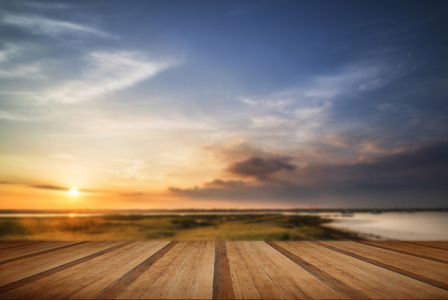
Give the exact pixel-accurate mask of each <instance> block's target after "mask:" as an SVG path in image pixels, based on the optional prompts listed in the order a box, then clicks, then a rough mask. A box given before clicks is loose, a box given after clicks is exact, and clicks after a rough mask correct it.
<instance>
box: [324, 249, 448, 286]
mask: <svg viewBox="0 0 448 300" xmlns="http://www.w3.org/2000/svg"><path fill="white" fill-rule="evenodd" d="M315 243H316V244H318V245H321V246H322V247H325V248H327V249H330V250H333V251H336V252H339V253H341V254H345V255H348V256H351V257H353V258H356V259H359V260H362V261H364V262H367V263H370V264H373V265H375V266H378V267H381V268H383V269H386V270H389V271H392V272H395V273H399V274H401V275H404V276H407V277H409V278H412V279H415V280H418V281H421V282H423V283H426V284H429V285H432V286H435V287H438V288H442V289H444V290H448V284H447V283H444V282H441V281H438V280H435V279H431V278H428V277H426V276H424V275H420V274H416V273H414V272H410V271H406V270H404V269H401V268H399V267H395V266H392V265H389V264H387V263H383V262H380V261H378V260H376V259H373V258H368V257H364V256H362V255H359V254H356V253H353V252H350V251H347V250H344V249H340V248H337V247H334V246H331V245H327V244H322V243H320V242H315Z"/></svg>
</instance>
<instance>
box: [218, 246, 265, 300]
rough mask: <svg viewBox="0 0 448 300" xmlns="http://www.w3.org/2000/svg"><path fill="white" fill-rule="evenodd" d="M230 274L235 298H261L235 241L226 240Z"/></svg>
mask: <svg viewBox="0 0 448 300" xmlns="http://www.w3.org/2000/svg"><path fill="white" fill-rule="evenodd" d="M226 249H227V257H228V259H229V268H230V276H231V278H232V283H233V290H234V292H235V298H236V299H261V295H260V293H259V291H258V289H257V286H256V285H255V282H254V280H253V278H252V276H251V274H250V273H249V271H248V269H247V267H246V264H245V263H244V260H243V259H242V257H241V255H240V253H239V251H238V247H237V242H226Z"/></svg>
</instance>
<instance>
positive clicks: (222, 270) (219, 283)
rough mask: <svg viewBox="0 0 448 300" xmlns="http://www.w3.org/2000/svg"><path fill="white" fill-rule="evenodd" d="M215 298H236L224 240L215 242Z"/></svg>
mask: <svg viewBox="0 0 448 300" xmlns="http://www.w3.org/2000/svg"><path fill="white" fill-rule="evenodd" d="M213 299H235V292H234V291H233V286H232V277H231V276H230V266H229V260H228V258H227V250H226V243H225V242H223V241H220V242H216V244H215V264H214V272H213Z"/></svg>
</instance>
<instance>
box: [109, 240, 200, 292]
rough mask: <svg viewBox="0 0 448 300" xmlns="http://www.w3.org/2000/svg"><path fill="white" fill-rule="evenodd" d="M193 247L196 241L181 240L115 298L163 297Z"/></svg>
mask: <svg viewBox="0 0 448 300" xmlns="http://www.w3.org/2000/svg"><path fill="white" fill-rule="evenodd" d="M193 248H194V242H179V243H178V244H176V245H175V246H174V247H173V248H172V249H171V250H170V251H169V252H168V253H166V254H165V255H164V256H163V257H162V258H161V259H159V260H158V261H157V262H156V263H155V264H154V265H153V266H152V267H151V268H150V269H148V270H147V271H146V272H144V273H143V274H141V275H140V276H139V277H138V278H137V279H136V280H134V281H133V282H132V283H131V284H129V286H127V287H126V288H125V289H124V290H123V291H121V292H120V293H119V294H118V295H117V296H116V297H115V299H138V298H145V299H154V298H158V299H160V298H162V297H163V296H164V295H165V294H166V291H167V290H168V288H169V287H170V285H171V283H172V281H173V280H174V279H175V277H176V276H177V274H178V273H179V271H180V269H181V268H182V266H183V264H184V263H185V261H186V260H187V258H188V257H189V256H190V254H191V252H192V250H193Z"/></svg>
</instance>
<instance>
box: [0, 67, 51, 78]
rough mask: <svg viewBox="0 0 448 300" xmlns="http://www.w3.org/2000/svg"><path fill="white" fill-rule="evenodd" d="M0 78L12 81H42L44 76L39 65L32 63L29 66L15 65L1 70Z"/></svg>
mask: <svg viewBox="0 0 448 300" xmlns="http://www.w3.org/2000/svg"><path fill="white" fill-rule="evenodd" d="M0 78H3V79H12V78H23V79H33V80H36V79H43V78H45V76H44V75H43V74H42V67H41V65H40V63H32V64H29V65H16V66H13V67H10V68H3V69H2V70H0Z"/></svg>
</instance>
